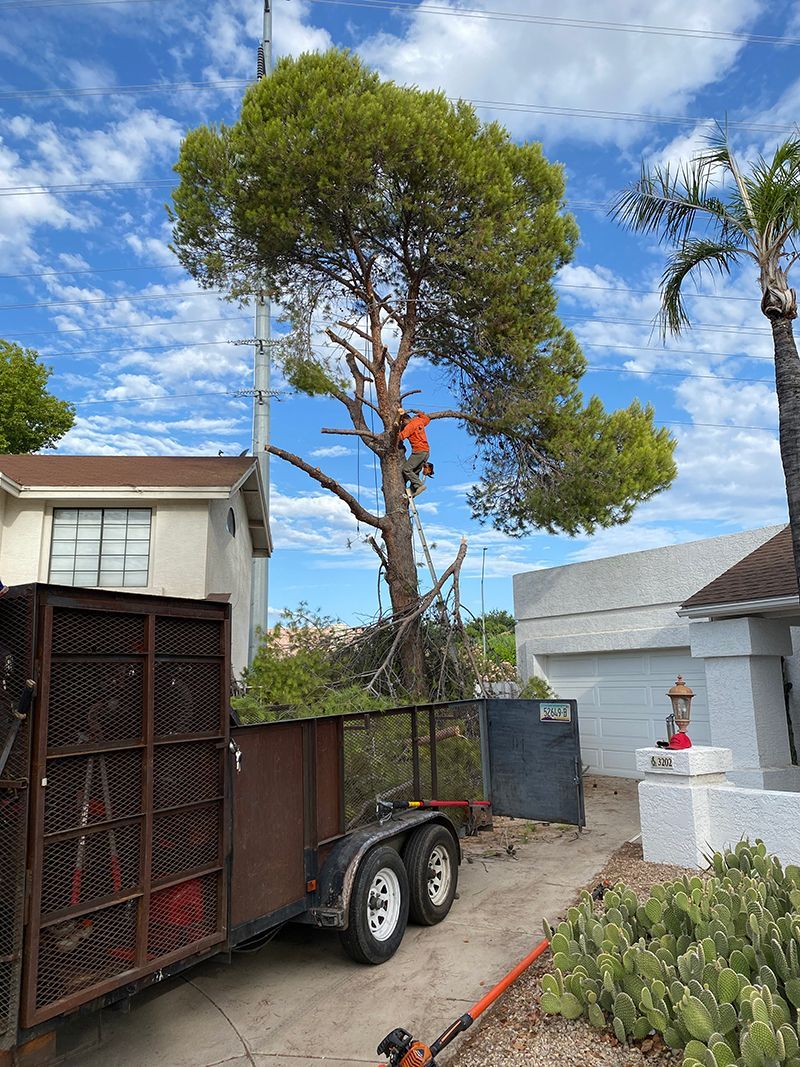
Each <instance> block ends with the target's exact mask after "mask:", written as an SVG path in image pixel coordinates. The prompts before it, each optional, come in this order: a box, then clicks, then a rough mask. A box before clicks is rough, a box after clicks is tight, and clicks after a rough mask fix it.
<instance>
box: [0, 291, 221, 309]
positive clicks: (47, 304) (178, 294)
mask: <svg viewBox="0 0 800 1067" xmlns="http://www.w3.org/2000/svg"><path fill="white" fill-rule="evenodd" d="M221 294H222V290H221V289H197V290H195V291H193V292H184V291H182V290H180V289H175V290H169V291H168V292H166V293H129V294H128V295H127V296H93V297H84V298H83V299H82V300H44V301H41V302H39V303H35V304H0V311H29V310H31V309H32V308H55V307H67V306H69V305H72V304H124V303H126V302H127V301H131V300H180V299H181V298H182V297H186V298H188V297H192V296H220V295H221Z"/></svg>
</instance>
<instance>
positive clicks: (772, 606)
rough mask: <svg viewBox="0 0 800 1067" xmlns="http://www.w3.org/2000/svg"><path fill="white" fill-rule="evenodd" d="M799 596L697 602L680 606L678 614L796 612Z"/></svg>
mask: <svg viewBox="0 0 800 1067" xmlns="http://www.w3.org/2000/svg"><path fill="white" fill-rule="evenodd" d="M798 607H800V596H797V595H795V596H773V597H763V598H761V599H760V600H739V601H737V602H735V603H728V604H698V605H696V606H695V607H691V608H680V609H679V610H678V615H680V616H681V617H682V618H685V619H709V618H717V619H718V618H727V617H729V616H731V615H760V614H762V613H764V612H770V613H772V612H778V613H779V614H787V613H788V614H796V613H797V610H798Z"/></svg>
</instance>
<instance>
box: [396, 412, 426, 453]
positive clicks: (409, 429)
mask: <svg viewBox="0 0 800 1067" xmlns="http://www.w3.org/2000/svg"><path fill="white" fill-rule="evenodd" d="M430 421H431V420H430V419H429V418H428V416H427V415H426V414H425V413H424V412H422V411H420V413H419V414H418V415H415V416H414V418H413V419H412V420H411V421H410V422H409V423H408V424H407V425H406V426H405V427H404V428H403V429H402V430H401V431H400V440H401V441H405V440H406V439H408V442H409V444H410V445H411V451H412V452H429V451H430V446H429V445H428V438H427V437H426V436H425V427H426V426H427V425H428V423H429V422H430Z"/></svg>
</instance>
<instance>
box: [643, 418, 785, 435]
mask: <svg viewBox="0 0 800 1067" xmlns="http://www.w3.org/2000/svg"><path fill="white" fill-rule="evenodd" d="M655 424H656V426H691V427H695V426H701V427H704V428H705V427H708V428H709V429H713V430H760V431H761V432H762V433H777V432H778V427H777V426H743V425H742V424H741V423H739V422H685V421H684V422H681V421H680V420H679V419H662V420H660V421H659V420H655Z"/></svg>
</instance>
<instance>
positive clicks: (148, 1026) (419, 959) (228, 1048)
mask: <svg viewBox="0 0 800 1067" xmlns="http://www.w3.org/2000/svg"><path fill="white" fill-rule="evenodd" d="M586 810H587V832H585V833H583V834H580V835H577V834H575V833H573V832H568V833H565V834H564V835H563V836H562V837H561V838H560V839H559V840H557V841H547V840H536V834H535V833H533V834H532V835H531V837H530V840H529V842H528V843H526V844H523V845H521V846H520V847H519V848H518V850H517V855H516V858H511V857H509V856H507V855H505V853H503V854H502V855H501V856H490V857H483V856H482V855H481V845H480V839H478V844H477V846H473V848H472V849H471V854H472V857H473V860H472V862H471V863H464V864H462V866H461V871H460V881H459V892H460V897H459V899H458V900H457V901H456V902H455V904H454V905H453V909H452V911H451V912H450V915H449V916H448V918H447V919H446V920H445V922H443V923H441V924H440V925H439V926H436V927H433V928H423V927H414V926H410V927H409V928H408V932H407V933H406V936H405V938H404V940H403V943H402V945H401V947H400V949H399V951H398V953H397V954H396V956H395V957H394V958H393V959H392V960H390V962H389V963H386V964H384V965H383V966H381V967H364V966H360V965H358V964H356V963H353V962H352V961H351V960H349V959H348V958H347V957H346V956H345V955H344V953H343V951H342V949H341V948H340V946H339V942H338V938H337V937H336V935H335V934H331V933H328V932H325V931H319V930H316V929H313V928H310V927H304V926H293V927H287V928H285V929H284V930H283V931H282V932H281V933H280V934H279V935H278V937H277V938H276V939H275V941H274V942H272V943H270V944H269V945H267V946H266V947H265V948H263V949H261V950H260V951H259V952H258V953H256V954H254V955H236V956H235V957H234V960H233V963H232V964H231V965H230V966H225V965H218V964H215V963H206V964H203V965H202V966H200V967H198V968H195V969H194V970H191V971H188V972H186V975H185V979H173V980H170V981H169V982H165V983H164V984H163V985H161V986H158V987H156V988H154V989H151V990H148V991H147V992H146V993H144V994H142V995H141V996H140V997H138V998H135V999H134V1001H133V1006H132V1010H131V1012H130V1014H128V1015H122V1014H119V1013H116V1012H112V1011H109V1012H106V1013H105V1014H104V1017H103V1042H102V1045H101V1046H100V1047H99V1048H96V1049H94V1050H92V1051H91V1052H88V1053H87V1052H86V1051H83V1052H82V1053H81V1055H80V1063H81V1067H108V1065H109V1064H114V1067H154V1065H155V1067H214V1065H216V1064H223V1063H224V1064H230V1065H231V1067H240V1065H241V1067H247V1065H249V1067H299V1065H301V1064H307V1065H309V1067H315V1065H317V1064H328V1065H330V1067H357V1065H363V1064H376V1063H377V1062H378V1059H379V1058H378V1057H377V1056H376V1055H375V1048H376V1047H377V1044H378V1042H379V1041H380V1040H381V1038H383V1037H384V1035H385V1034H386V1033H388V1032H389V1031H390V1030H393V1029H394V1028H395V1027H398V1026H403V1027H405V1028H406V1029H407V1030H410V1031H411V1032H412V1033H413V1034H414V1035H415V1036H418V1037H419V1038H421V1039H425V1040H428V1041H432V1040H433V1039H434V1038H435V1037H436V1036H437V1035H438V1034H439V1033H441V1031H442V1030H444V1028H445V1027H446V1026H447V1025H448V1024H449V1023H450V1022H452V1020H453V1019H455V1018H457V1017H458V1016H459V1015H461V1014H463V1012H465V1011H466V1010H467V1009H468V1008H469V1007H471V1005H472V1004H474V1003H475V1001H476V1000H478V999H479V998H480V997H481V996H483V994H484V993H485V992H486V991H487V990H488V989H490V988H491V987H492V986H493V985H494V984H495V983H496V982H497V981H498V980H499V979H500V978H501V977H502V976H503V975H504V974H505V973H506V972H507V971H508V970H510V968H511V967H513V966H514V965H515V964H516V963H517V962H518V961H519V960H520V959H521V958H522V957H523V956H525V955H526V954H527V953H528V952H529V951H530V949H531V948H532V947H533V946H534V945H535V944H536V943H537V942H538V941H540V940H541V937H542V934H541V921H542V916H547V917H549V918H554V917H555V916H557V915H560V914H563V911H564V908H565V905H566V903H567V901H569V899H570V898H571V897H572V896H573V894H574V892H575V890H576V889H577V888H578V887H580V886H581V885H584V884H586V883H588V882H589V881H590V880H591V878H592V876H593V875H594V873H595V872H596V871H598V870H599V869H600V868H601V867H602V866H603V865H604V863H605V860H606V858H607V857H608V855H609V854H610V853H611V852H613V851H614V850H615V849H616V848H618V847H619V846H620V845H621V844H623V843H624V842H625V841H627V840H630V839H631V838H632V837H634V836H635V835H636V834H638V832H639V817H638V807H637V803H636V785H635V783H633V782H629V781H625V780H622V779H611V778H597V779H589V780H588V781H587V783H586ZM457 1044H458V1042H456V1045H457Z"/></svg>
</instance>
